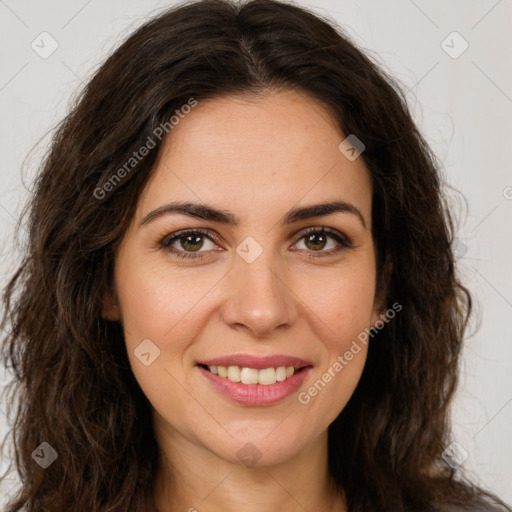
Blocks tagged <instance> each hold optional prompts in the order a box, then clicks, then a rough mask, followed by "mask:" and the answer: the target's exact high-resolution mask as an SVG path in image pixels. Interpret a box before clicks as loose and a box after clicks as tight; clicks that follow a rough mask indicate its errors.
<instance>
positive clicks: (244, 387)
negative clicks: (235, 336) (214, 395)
mask: <svg viewBox="0 0 512 512" xmlns="http://www.w3.org/2000/svg"><path fill="white" fill-rule="evenodd" d="M216 360H217V359H215V360H213V361H216ZM218 360H221V359H218ZM288 360H290V358H288ZM230 361H232V359H230ZM200 364H204V363H200ZM221 366H223V365H222V364H221ZM233 366H235V365H233ZM271 366H272V365H270V366H265V368H269V367H271ZM281 366H285V365H284V364H283V365H281ZM289 366H293V365H291V364H290V365H289ZM197 368H198V369H199V371H200V372H201V373H202V374H203V375H204V376H205V378H206V379H207V380H208V381H209V382H210V384H212V385H213V387H214V388H215V389H216V390H217V391H218V392H219V393H221V394H222V395H224V396H225V397H227V398H229V399H230V400H232V401H234V402H236V403H238V404H241V405H246V406H253V407H255V406H265V405H272V404H275V403H277V402H280V401H281V400H284V399H285V398H288V397H289V396H290V395H292V394H293V393H295V391H297V389H298V388H299V387H300V386H301V384H302V383H303V382H304V379H305V378H306V377H307V375H308V374H309V372H310V371H311V370H312V369H313V367H312V366H307V367H302V369H301V370H300V371H299V372H298V373H294V374H293V375H292V376H291V377H289V378H287V379H285V380H283V381H281V382H276V383H275V384H269V385H263V384H242V383H241V382H231V381H230V380H229V379H228V378H226V377H220V376H219V375H214V374H213V373H211V372H210V371H209V370H207V369H206V368H203V367H202V366H197ZM252 368H254V366H253V367H252Z"/></svg>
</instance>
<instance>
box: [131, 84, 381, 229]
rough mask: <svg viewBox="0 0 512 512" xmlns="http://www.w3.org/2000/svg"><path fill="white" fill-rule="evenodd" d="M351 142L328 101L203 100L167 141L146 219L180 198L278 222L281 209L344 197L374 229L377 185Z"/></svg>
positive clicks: (282, 97) (289, 96)
mask: <svg viewBox="0 0 512 512" xmlns="http://www.w3.org/2000/svg"><path fill="white" fill-rule="evenodd" d="M345 137H346V135H345V134H343V133H342V131H341V129H340V128H339V127H338V126H337V124H336V122H335V120H334V119H333V117H332V116H331V114H330V112H329V110H328V109H327V108H326V107H325V106H324V105H323V104H322V103H320V102H317V101H315V100H314V99H312V98H311V97H309V96H308V95H305V94H301V93H296V92H294V91H286V92H279V93H269V94H266V95H265V96H262V97H233V96H230V97H222V98H216V99H209V100H205V101H201V100H198V103H197V105H196V106H195V107H194V108H193V109H191V111H190V112H189V113H188V114H183V115H182V117H181V118H180V120H179V122H178V123H177V124H176V125H175V126H174V127H173V128H172V130H170V132H169V135H168V136H167V137H166V139H165V140H164V143H163V145H162V148H161V150H160V155H159V158H158V161H157V164H156V169H155V170H154V173H153V175H152V177H151V179H150V180H149V182H148V184H147V186H146V188H145V190H144V193H143V194H142V196H141V200H140V205H139V208H138V218H139V219H140V218H141V217H142V216H143V215H144V214H145V213H147V211H148V210H149V209H151V208H156V207H158V206H161V205H162V204H164V203H166V202H169V201H171V200H176V199H179V200H190V201H194V202H201V201H202V202H205V203H207V204H213V205H218V206H220V207H226V203H228V204H229V205H230V207H229V210H231V211H236V212H237V215H239V216H240V217H241V218H242V219H247V220H250V218H251V217H254V218H258V219H259V220H261V219H262V218H263V217H264V216H265V215H266V214H268V215H269V221H271V220H272V219H273V220H274V221H275V218H273V217H275V216H274V215H273V214H274V213H275V212H276V210H279V212H282V211H283V210H284V209H288V208H291V207H292V206H293V205H297V204H299V205H300V204H304V205H306V204H313V203H317V202H321V201H327V200H339V199H342V200H346V201H347V202H351V203H354V204H356V205H357V207H358V209H360V210H361V211H362V213H363V215H364V217H365V219H366V220H367V222H368V224H369V222H370V218H369V217H370V212H371V179H370V176H369V172H368V170H367V168H366V166H365V164H364V161H363V159H362V158H357V159H356V160H353V161H351V160H349V159H347V158H346V157H345V156H344V155H343V154H342V153H341V152H340V150H339V149H338V146H339V144H340V143H341V142H342V141H343V140H344V139H345Z"/></svg>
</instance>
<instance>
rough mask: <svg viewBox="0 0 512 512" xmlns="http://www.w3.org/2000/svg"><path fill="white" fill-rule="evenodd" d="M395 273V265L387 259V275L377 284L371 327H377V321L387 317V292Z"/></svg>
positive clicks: (385, 270) (385, 269) (385, 271)
mask: <svg viewBox="0 0 512 512" xmlns="http://www.w3.org/2000/svg"><path fill="white" fill-rule="evenodd" d="M392 271H393V263H392V261H391V259H390V257H389V255H388V256H387V257H386V264H385V266H384V273H385V275H384V276H382V278H381V279H379V283H377V289H376V291H375V300H374V308H373V313H372V319H371V325H372V327H375V323H376V322H377V320H382V317H383V316H385V313H386V309H387V304H386V292H387V289H388V286H389V282H390V280H391V273H392Z"/></svg>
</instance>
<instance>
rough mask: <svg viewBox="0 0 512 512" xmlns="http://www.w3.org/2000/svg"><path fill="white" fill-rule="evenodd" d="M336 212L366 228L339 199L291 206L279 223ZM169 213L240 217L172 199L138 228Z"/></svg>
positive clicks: (234, 221) (229, 220)
mask: <svg viewBox="0 0 512 512" xmlns="http://www.w3.org/2000/svg"><path fill="white" fill-rule="evenodd" d="M336 212H342V213H351V214H353V215H355V216H356V217H357V218H358V219H359V220H360V222H361V224H362V225H363V227H364V228H365V229H366V223H365V220H364V217H363V215H362V214H361V212H360V211H359V210H358V209H357V208H356V207H355V206H354V205H353V204H351V203H347V202H346V201H341V200H337V201H328V202H324V203H318V204H312V205H310V206H301V207H298V208H293V209H291V210H290V211H289V212H287V213H286V214H285V216H284V217H283V218H282V219H281V225H283V226H285V225H288V224H293V223H294V222H298V221H300V220H305V219H311V218H314V217H321V216H323V215H330V214H333V213H336ZM170 213H181V214H182V215H188V216H189V217H194V218H198V219H204V220H210V221H213V222H220V223H222V224H226V225H229V226H238V225H239V224H240V219H239V218H238V217H237V216H236V215H235V214H234V213H232V212H230V211H228V210H220V209H218V208H214V207H213V206H209V205H206V204H199V203H192V202H189V201H174V202H172V203H169V204H164V205H163V206H160V207H159V208H156V209H155V210H153V211H151V212H149V213H148V214H147V215H146V216H145V217H144V218H143V219H142V220H141V221H140V222H139V229H140V228H141V227H142V226H145V225H147V224H150V223H151V222H153V221H155V220H156V219H158V218H159V217H162V216H163V215H167V214H170Z"/></svg>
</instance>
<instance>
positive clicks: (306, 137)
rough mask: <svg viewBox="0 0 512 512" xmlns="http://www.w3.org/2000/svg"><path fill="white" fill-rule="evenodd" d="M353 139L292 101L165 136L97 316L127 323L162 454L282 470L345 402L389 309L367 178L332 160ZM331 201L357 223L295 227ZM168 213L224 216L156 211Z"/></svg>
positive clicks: (211, 112) (312, 107)
mask: <svg viewBox="0 0 512 512" xmlns="http://www.w3.org/2000/svg"><path fill="white" fill-rule="evenodd" d="M345 137H346V136H345V135H344V134H342V133H341V132H340V131H339V129H338V128H337V127H336V124H335V122H334V121H333V120H332V118H331V117H330V116H329V113H328V111H327V110H326V109H325V108H324V107H323V106H322V105H321V104H319V103H318V102H316V101H314V100H313V99H311V98H309V97H307V96H304V95H299V94H298V93H296V92H285V93H283V92H281V93H269V94H268V95H266V96H265V97H264V98H259V99H250V100H249V99H241V98H234V97H226V98H222V99H215V100H209V101H204V102H202V101H198V103H197V106H195V107H194V108H192V109H191V110H190V112H189V113H188V114H186V115H183V116H182V117H181V118H180V120H179V123H178V124H177V125H175V126H174V128H173V129H172V131H171V132H170V137H168V139H167V140H166V141H165V144H164V145H163V147H162V151H161V154H160V156H159V160H158V163H157V167H156V169H155V172H154V174H153V175H152V178H151V179H150V181H149V182H148V184H147V187H146V188H145V190H144V191H143V193H142V195H141V197H140V200H139V203H138V205H137V209H136V214H135V217H134V219H133V222H132V225H131V226H130V228H129V230H128V231H127V233H126V236H125V237H124V239H123V241H122V244H121V246H120V249H119V252H118V254H117V259H116V262H115V286H116V292H117V297H118V304H119V309H114V308H113V307H112V303H111V302H108V301H107V303H106V305H105V309H104V312H103V315H104V316H105V317H106V318H109V319H112V320H119V321H120V322H121V323H122V325H123V329H124V333H125V339H126V345H127V351H128V356H129V359H130V364H131V367H132V370H133V373H134V375H135V377H136V379H137V381H138V382H139V384H140V387H141V388H142V390H143V392H144V393H145V395H146V396H147V398H148V399H149V401H150V402H151V404H152V407H153V417H154V427H155V434H156V436H157V439H159V440H160V442H161V443H163V444H166V445H167V446H169V447H173V448H177V447H179V446H186V445H188V446H190V447H193V449H194V450H202V452H203V453H204V452H205V451H206V452H210V453H211V454H213V455H216V456H217V457H220V458H222V459H224V460H227V461H231V462H235V463H240V462H244V463H249V464H261V465H267V464H268V465H270V464H275V463H279V462H284V461H287V460H290V459H291V458H293V457H295V456H297V455H299V454H300V453H304V451H305V450H307V449H308V448H310V447H312V446H314V442H315V441H317V442H318V439H320V438H321V435H325V434H326V429H327V427H328V425H329V424H330V423H331V422H332V421H333V420H334V419H335V418H336V416H337V415H338V414H339V413H340V411H341V410H342V409H343V407H344V406H345V404H346V403H347V401H348V400H349V398H350V396H351V395H352V393H353V391H354V389H355V387H356V384H357V382H358V380H359V378H360V375H361V372H362V370H363V367H364V364H365V360H366V353H367V350H366V346H365V345H364V344H362V343H360V342H359V351H356V350H354V344H353V342H354V340H357V339H358V335H360V333H361V332H363V331H364V330H365V329H368V328H369V327H370V326H372V325H373V324H374V323H375V321H376V320H377V319H378V318H379V313H381V312H382V309H378V307H377V305H376V304H375V303H374V302H375V301H374V298H375V283H376V274H375V271H376V269H375V254H374V245H373V240H372V236H371V207H372V204H371V196H372V189H371V181H370V178H369V174H368V171H367V169H366V167H365V165H364V162H363V160H362V158H356V159H353V158H350V159H349V158H347V157H346V156H345V154H346V153H345V154H344V153H342V152H341V151H340V149H339V148H338V146H339V145H340V143H341V142H342V141H343V140H344V139H345ZM134 172H136V170H135V171H134ZM333 201H340V202H341V201H343V202H344V203H347V204H348V205H350V206H349V207H348V208H350V209H352V211H350V209H345V210H344V211H335V212H334V213H330V214H326V213H325V212H324V213H323V214H321V215H318V212H316V213H317V215H314V216H311V215H310V216H308V215H302V216H301V215H295V216H294V215H290V212H293V211H295V210H301V209H303V208H306V207H310V206H312V205H318V204H321V203H327V202H333ZM175 202H180V203H183V202H188V203H194V204H197V205H201V206H203V207H204V208H203V210H200V213H201V212H202V214H206V212H207V208H211V209H215V210H221V211H222V213H223V215H222V216H220V215H217V216H216V217H214V216H212V217H210V216H209V215H204V216H203V218H200V216H199V215H196V216H192V215H186V214H184V213H179V212H177V211H174V212H171V211H167V212H163V211H162V210H159V209H162V207H165V206H166V205H169V204H171V203H175ZM155 211H156V212H160V213H156V214H155V213H152V212H155ZM313 213H314V212H313ZM148 215H149V217H148ZM359 215H360V216H361V218H360V216H359ZM206 217H208V218H206ZM144 219H146V220H145V221H143V220H144ZM233 219H234V221H233V222H227V221H226V220H233ZM322 227H326V228H328V229H329V230H331V232H330V233H327V232H324V233H322V232H320V233H316V234H315V233H312V234H311V233H310V234H305V231H306V230H307V228H314V229H315V228H316V229H318V230H320V229H321V228H322ZM195 229H201V230H203V231H204V232H205V233H206V234H204V233H190V232H189V233H187V231H193V230H195ZM177 232H182V233H181V235H180V237H178V238H176V239H174V240H171V238H172V236H171V235H172V234H174V233H177ZM336 236H338V237H339V240H341V242H340V241H338V239H337V238H336ZM344 239H346V240H347V242H349V244H350V245H349V246H345V245H344V242H343V240H344ZM160 242H162V244H163V243H164V242H166V243H167V247H165V246H163V245H161V244H160ZM186 256H189V257H188V258H187V257H186ZM200 257H201V258H200ZM347 351H348V352H351V353H352V357H351V358H350V360H349V358H348V357H345V354H346V353H347ZM263 358H266V359H263ZM340 358H341V360H343V361H344V363H341V362H340V361H341V360H340ZM336 361H338V365H336ZM208 363H209V364H210V366H217V369H215V368H211V370H212V371H213V373H212V371H210V370H208V369H207V368H206V366H203V365H207V364H208ZM230 363H231V364H230ZM219 366H223V367H226V368H227V367H230V366H232V367H233V368H231V369H226V370H223V369H222V368H219ZM340 366H341V367H342V368H341V369H339V368H340ZM238 367H240V368H248V369H242V370H241V372H240V371H238ZM287 367H296V368H297V370H298V368H302V370H300V371H297V370H295V373H294V376H291V377H290V374H291V371H290V370H288V373H287V372H286V370H283V369H282V368H285V369H286V368H287ZM263 368H271V369H269V370H265V371H260V370H261V369H263ZM272 368H273V369H272ZM279 368H280V369H279ZM225 371H227V372H228V377H223V376H220V375H218V374H219V373H221V374H225ZM215 372H217V375H216V374H215ZM287 375H288V377H287V378H285V377H286V376H287ZM325 375H327V377H326V376H325ZM329 377H330V378H329ZM240 378H242V379H243V380H244V381H245V383H244V382H238V383H237V382H233V381H236V380H238V379H240ZM283 378H285V380H281V379H283ZM256 382H258V383H256ZM260 382H261V383H260ZM272 382H275V383H273V384H272ZM251 383H252V384H251ZM315 383H316V388H315V387H314V385H315ZM311 389H312V391H310V390H311ZM315 391H316V392H315ZM249 443H251V444H249Z"/></svg>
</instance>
